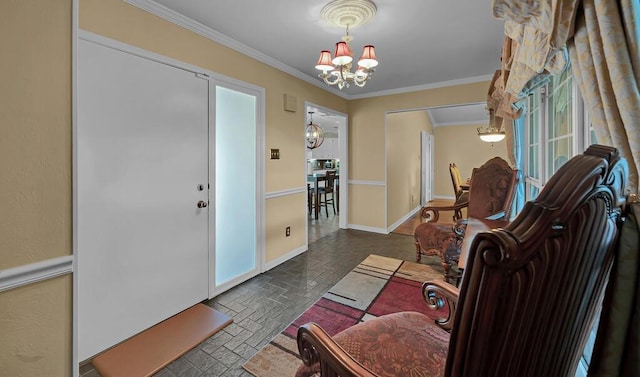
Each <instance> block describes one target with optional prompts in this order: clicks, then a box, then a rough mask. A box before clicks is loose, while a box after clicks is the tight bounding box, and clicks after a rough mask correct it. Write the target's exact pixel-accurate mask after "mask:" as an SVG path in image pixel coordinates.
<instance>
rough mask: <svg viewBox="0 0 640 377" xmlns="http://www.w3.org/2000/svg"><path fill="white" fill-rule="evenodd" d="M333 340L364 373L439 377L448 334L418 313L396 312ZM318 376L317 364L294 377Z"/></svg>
mask: <svg viewBox="0 0 640 377" xmlns="http://www.w3.org/2000/svg"><path fill="white" fill-rule="evenodd" d="M333 339H334V340H335V341H336V342H337V343H338V344H339V345H340V346H341V347H342V348H344V350H345V351H346V352H347V353H348V354H349V355H351V356H353V358H354V359H356V360H357V361H358V362H359V363H361V364H362V365H364V366H365V367H366V368H367V369H369V370H370V371H372V372H374V373H375V374H377V375H378V376H380V377H385V376H394V377H395V376H442V375H443V373H444V366H445V361H446V358H447V350H448V348H449V333H448V332H446V331H444V330H443V329H442V328H440V327H439V326H437V325H436V324H435V322H434V320H433V319H431V318H429V317H427V316H426V315H424V314H422V313H417V312H400V313H393V314H388V315H384V316H381V317H378V318H377V319H376V320H374V321H371V320H370V321H365V322H362V323H360V324H358V325H355V326H352V327H349V328H348V329H346V330H344V331H342V332H340V333H339V334H337V335H335V336H334V337H333ZM318 372H319V364H314V365H312V366H311V367H306V366H305V365H304V364H303V365H301V366H300V368H299V369H298V371H297V372H296V377H308V376H312V375H314V374H315V373H318Z"/></svg>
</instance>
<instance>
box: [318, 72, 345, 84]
mask: <svg viewBox="0 0 640 377" xmlns="http://www.w3.org/2000/svg"><path fill="white" fill-rule="evenodd" d="M331 76H333V75H329V74H326V75H325V74H321V75H320V77H322V80H323V81H324V82H325V83H326V84H327V85H336V84H337V83H338V82H340V81H341V80H340V77H338V76H334V77H335V80H333V81H330V80H329V77H331Z"/></svg>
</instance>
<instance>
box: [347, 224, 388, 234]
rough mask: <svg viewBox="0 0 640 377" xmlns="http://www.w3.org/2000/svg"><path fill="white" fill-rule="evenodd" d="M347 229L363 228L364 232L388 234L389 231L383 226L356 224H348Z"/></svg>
mask: <svg viewBox="0 0 640 377" xmlns="http://www.w3.org/2000/svg"><path fill="white" fill-rule="evenodd" d="M349 229H355V230H364V231H365V232H372V233H380V234H389V232H388V231H387V230H386V229H384V228H373V227H370V226H364V225H357V224H349Z"/></svg>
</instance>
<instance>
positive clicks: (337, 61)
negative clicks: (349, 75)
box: [332, 41, 353, 65]
mask: <svg viewBox="0 0 640 377" xmlns="http://www.w3.org/2000/svg"><path fill="white" fill-rule="evenodd" d="M334 56H335V58H333V60H332V63H333V64H334V65H346V64H349V63H351V62H352V61H353V54H352V53H351V49H350V48H349V45H348V44H347V42H345V41H342V42H338V43H336V53H335V54H334Z"/></svg>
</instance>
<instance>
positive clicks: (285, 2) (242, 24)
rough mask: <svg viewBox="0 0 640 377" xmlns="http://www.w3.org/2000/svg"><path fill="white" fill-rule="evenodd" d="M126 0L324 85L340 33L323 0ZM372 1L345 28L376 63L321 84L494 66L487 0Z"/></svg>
mask: <svg viewBox="0 0 640 377" xmlns="http://www.w3.org/2000/svg"><path fill="white" fill-rule="evenodd" d="M126 1H128V2H130V3H132V4H134V5H138V6H141V7H143V8H145V9H147V10H151V11H152V12H154V13H162V14H164V15H165V16H166V15H167V14H168V15H169V16H170V18H172V19H174V20H175V19H178V20H187V21H188V22H187V23H189V24H195V25H196V26H198V27H202V26H204V27H203V28H202V29H203V30H205V34H207V35H209V36H210V35H214V36H215V35H217V36H219V37H220V38H222V39H223V41H222V42H223V43H224V44H226V45H228V46H231V47H233V48H236V49H238V50H241V52H243V53H245V54H248V55H249V56H252V57H254V58H257V59H259V60H262V61H264V62H265V63H267V64H270V65H273V66H277V67H278V68H281V69H284V70H285V71H287V72H288V73H292V74H294V75H295V76H297V77H300V78H302V79H304V80H307V81H309V82H312V83H314V84H316V85H318V86H320V87H323V88H327V87H328V86H327V85H325V84H324V83H323V82H322V81H321V79H320V78H318V76H317V74H318V71H317V70H316V69H315V64H316V61H317V59H318V55H319V53H320V51H321V50H331V51H332V53H333V49H334V46H335V43H336V42H338V41H339V40H340V38H341V36H342V35H343V34H344V30H342V29H340V28H338V27H335V26H330V25H327V24H326V23H325V22H324V21H322V19H321V17H320V10H321V9H322V7H323V6H325V5H326V4H327V3H329V0H126ZM373 2H374V3H375V5H376V7H377V13H376V15H375V17H374V18H373V19H372V20H371V21H370V22H368V23H366V24H364V25H360V26H358V27H355V28H352V29H351V30H350V34H351V36H353V38H354V39H353V41H352V42H351V45H352V48H353V51H354V55H355V56H354V58H358V57H359V56H360V54H361V53H362V46H363V45H365V44H373V45H375V48H376V55H377V57H378V60H379V62H380V64H379V66H378V67H377V68H376V72H375V73H374V75H373V78H372V79H371V80H370V81H369V82H368V83H367V85H366V86H365V87H364V88H359V87H353V86H352V87H351V88H344V89H343V90H342V91H339V90H338V89H337V88H334V87H329V88H328V90H330V91H332V92H334V93H336V94H338V95H340V96H342V97H345V98H348V99H354V98H363V97H370V96H376V95H383V94H392V93H401V92H407V91H412V90H419V89H426V88H430V87H438V86H444V85H448V84H454V83H466V82H477V81H483V80H489V79H490V78H491V76H492V74H493V72H494V71H495V70H496V69H499V68H500V48H501V44H502V40H503V35H504V34H503V22H502V21H501V20H497V19H494V18H493V17H492V15H491V1H489V0H402V1H400V0H373ZM193 21H195V23H193ZM198 24H200V25H198ZM209 31H213V32H212V33H209ZM218 42H221V41H220V40H219V41H218Z"/></svg>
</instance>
